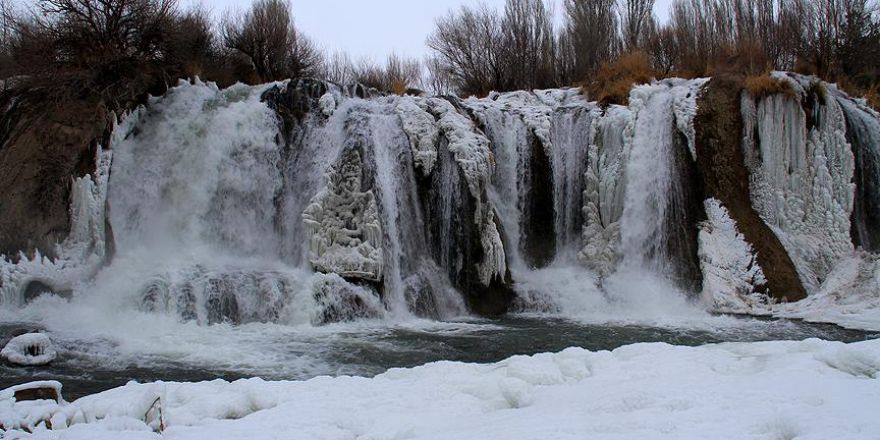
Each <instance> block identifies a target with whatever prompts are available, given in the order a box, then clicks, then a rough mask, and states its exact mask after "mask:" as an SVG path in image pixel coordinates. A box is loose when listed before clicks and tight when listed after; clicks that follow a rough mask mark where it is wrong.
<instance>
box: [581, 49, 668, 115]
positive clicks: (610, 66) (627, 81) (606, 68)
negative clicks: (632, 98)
mask: <svg viewBox="0 0 880 440" xmlns="http://www.w3.org/2000/svg"><path fill="white" fill-rule="evenodd" d="M653 79H654V70H653V69H652V68H651V60H650V59H649V58H648V56H647V55H646V54H645V53H644V52H639V51H636V52H631V53H628V54H626V55H623V56H621V57H620V58H618V59H617V60H616V61H614V62H611V63H608V62H605V63H602V65H601V66H600V67H599V72H598V74H597V75H596V80H595V81H593V82H592V83H590V84H589V85H588V86H587V88H586V92H587V95H588V96H590V98H591V99H592V98H595V99H596V100H597V101H598V102H599V104H600V105H602V106H608V105H610V104H621V105H626V104H627V103H628V102H629V92H630V90H631V89H632V87H633V85H638V84H647V83H649V82H651V81H652V80H653Z"/></svg>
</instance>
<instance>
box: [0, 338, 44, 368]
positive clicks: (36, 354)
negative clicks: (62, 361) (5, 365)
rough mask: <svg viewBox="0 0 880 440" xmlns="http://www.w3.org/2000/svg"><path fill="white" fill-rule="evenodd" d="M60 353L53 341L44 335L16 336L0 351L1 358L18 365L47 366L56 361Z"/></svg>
mask: <svg viewBox="0 0 880 440" xmlns="http://www.w3.org/2000/svg"><path fill="white" fill-rule="evenodd" d="M57 355H58V353H57V352H56V351H55V349H54V348H52V341H51V340H50V339H49V337H48V336H46V335H45V334H43V333H26V334H23V335H19V336H16V337H14V338H12V339H11V340H10V341H9V342H7V343H6V346H5V347H3V350H0V357H2V358H3V359H5V360H7V361H8V362H11V363H13V364H16V365H27V366H35V365H46V364H48V363H50V362H52V361H54V360H55V357H56V356H57Z"/></svg>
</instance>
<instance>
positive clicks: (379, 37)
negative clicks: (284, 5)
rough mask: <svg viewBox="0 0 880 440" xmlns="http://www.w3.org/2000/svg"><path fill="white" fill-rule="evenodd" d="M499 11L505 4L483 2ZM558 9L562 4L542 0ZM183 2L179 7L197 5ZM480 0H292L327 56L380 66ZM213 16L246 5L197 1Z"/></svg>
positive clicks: (662, 9)
mask: <svg viewBox="0 0 880 440" xmlns="http://www.w3.org/2000/svg"><path fill="white" fill-rule="evenodd" d="M482 1H484V2H485V3H487V4H488V5H490V6H494V7H497V8H499V9H501V8H503V7H504V0H482ZM545 1H546V3H547V4H548V5H551V4H554V3H555V8H556V9H557V10H558V9H560V8H561V4H562V1H561V0H545ZM198 2H199V0H183V1H182V3H183V4H184V5H186V4H192V3H198ZM480 2H481V0H291V3H292V6H293V15H294V19H295V20H296V25H297V26H298V27H299V29H301V30H302V31H303V32H305V33H306V35H308V36H310V37H311V38H312V39H313V40H314V41H315V42H316V43H318V44H319V45H321V46H323V47H324V48H325V49H326V50H327V51H329V52H333V51H336V50H343V51H346V52H348V53H349V54H350V55H351V56H352V57H353V58H354V59H358V58H361V57H369V58H373V59H374V60H376V61H382V60H384V59H385V56H386V55H387V54H389V53H391V52H392V51H394V52H396V53H398V54H401V55H407V56H411V57H416V58H422V57H423V56H424V55H426V54H427V52H428V49H427V47H426V46H425V39H426V38H427V37H428V35H429V34H430V33H431V31H433V29H434V19H435V18H437V17H440V16H442V15H444V14H446V12H447V11H449V10H450V9H458V8H459V7H461V5H477V4H479V3H480ZM201 3H203V4H205V5H207V6H208V7H209V8H211V9H212V10H213V11H214V13H215V14H217V15H218V16H219V15H220V14H221V13H222V12H223V11H225V10H226V9H228V8H239V9H242V10H243V9H246V8H247V7H248V6H249V5H250V4H251V0H201ZM671 3H672V0H657V1H656V5H655V7H654V10H655V12H656V13H657V15H658V17H660V18H661V19H664V20H665V17H666V15H667V10H668V9H669V5H670V4H671Z"/></svg>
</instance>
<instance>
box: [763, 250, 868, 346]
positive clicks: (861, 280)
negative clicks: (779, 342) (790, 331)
mask: <svg viewBox="0 0 880 440" xmlns="http://www.w3.org/2000/svg"><path fill="white" fill-rule="evenodd" d="M773 313H774V314H775V315H776V316H779V317H785V318H801V319H805V320H807V321H813V322H831V323H835V324H838V325H841V326H844V327H849V328H858V329H869V330H874V331H880V255H877V254H871V253H868V252H863V251H859V252H855V253H853V254H852V255H849V256H846V257H844V258H842V259H841V260H840V261H839V262H838V263H837V265H836V266H835V267H834V269H833V270H832V271H831V272H830V273H829V274H828V277H827V279H826V280H825V282H824V283H822V286H821V288H820V289H819V290H818V291H817V292H813V293H812V294H810V295H809V296H808V297H807V298H806V299H804V300H801V301H798V302H796V303H788V304H778V305H776V306H775V307H774V308H773Z"/></svg>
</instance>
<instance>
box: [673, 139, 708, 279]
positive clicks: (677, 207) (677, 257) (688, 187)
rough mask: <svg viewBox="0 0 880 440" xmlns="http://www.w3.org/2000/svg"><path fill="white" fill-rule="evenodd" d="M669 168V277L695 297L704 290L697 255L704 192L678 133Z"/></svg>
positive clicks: (685, 144) (703, 211)
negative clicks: (672, 170) (670, 189)
mask: <svg viewBox="0 0 880 440" xmlns="http://www.w3.org/2000/svg"><path fill="white" fill-rule="evenodd" d="M671 162H672V167H673V169H674V170H675V171H674V174H673V175H675V176H678V180H677V181H675V182H672V185H674V186H676V187H677V188H675V189H674V190H673V191H671V193H672V194H673V195H675V197H673V200H671V203H670V204H669V209H668V210H667V211H666V216H667V219H666V221H665V222H664V225H665V227H666V231H665V232H664V235H665V236H666V237H668V239H667V240H666V255H669V256H670V257H671V258H672V260H673V264H672V276H673V279H674V281H675V283H676V285H678V286H679V287H681V288H682V289H684V290H685V291H688V292H691V293H698V292H700V291H701V290H702V288H703V275H702V272H701V271H700V261H699V260H700V259H699V255H698V251H699V243H698V239H697V237H698V234H699V228H698V225H699V224H700V223H701V222H702V221H704V220H706V213H705V210H704V209H703V199H704V197H703V191H702V185H701V184H700V177H699V170H698V169H697V164H696V163H695V161H694V160H693V158H692V157H691V155H690V154H689V152H688V148H687V140H686V139H685V138H684V135H682V134H681V133H678V136H677V139H676V142H675V145H674V146H673V157H672V161H671Z"/></svg>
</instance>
